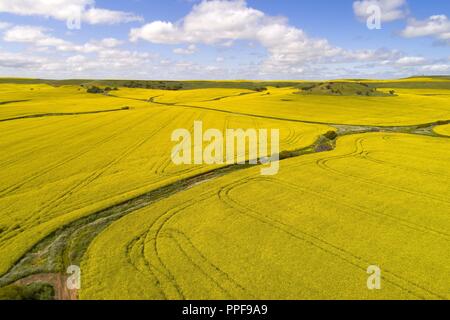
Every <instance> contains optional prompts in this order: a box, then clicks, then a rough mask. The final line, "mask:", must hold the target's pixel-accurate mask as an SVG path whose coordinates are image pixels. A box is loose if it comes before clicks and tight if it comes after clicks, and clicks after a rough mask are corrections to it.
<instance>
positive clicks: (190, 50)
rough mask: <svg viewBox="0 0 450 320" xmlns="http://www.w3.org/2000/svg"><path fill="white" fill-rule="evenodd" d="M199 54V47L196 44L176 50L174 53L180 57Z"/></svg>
mask: <svg viewBox="0 0 450 320" xmlns="http://www.w3.org/2000/svg"><path fill="white" fill-rule="evenodd" d="M196 52H197V46H196V45H195V44H190V45H189V46H188V47H187V48H176V49H174V50H173V53H175V54H179V55H191V54H194V53H196Z"/></svg>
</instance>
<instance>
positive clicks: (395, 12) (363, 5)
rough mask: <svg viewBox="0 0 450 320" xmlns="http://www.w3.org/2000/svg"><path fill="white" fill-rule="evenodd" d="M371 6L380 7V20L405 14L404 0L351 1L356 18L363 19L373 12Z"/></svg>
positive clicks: (400, 16)
mask: <svg viewBox="0 0 450 320" xmlns="http://www.w3.org/2000/svg"><path fill="white" fill-rule="evenodd" d="M371 6H378V7H379V8H380V9H381V21H383V22H390V21H395V20H400V19H404V18H405V17H406V16H407V14H408V11H407V8H406V0H360V1H355V2H354V3H353V11H354V12H355V15H356V16H357V17H358V19H360V20H362V21H365V20H366V19H367V18H368V17H369V16H371V15H372V14H373V12H371V10H369V9H370V7H371Z"/></svg>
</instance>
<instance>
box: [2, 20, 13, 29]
mask: <svg viewBox="0 0 450 320" xmlns="http://www.w3.org/2000/svg"><path fill="white" fill-rule="evenodd" d="M9 27H11V23H9V22H2V21H0V30H4V29H8V28H9Z"/></svg>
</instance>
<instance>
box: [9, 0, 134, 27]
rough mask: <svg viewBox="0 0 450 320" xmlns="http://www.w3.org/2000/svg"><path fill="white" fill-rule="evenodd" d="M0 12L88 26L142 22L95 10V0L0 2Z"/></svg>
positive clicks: (12, 0)
mask: <svg viewBox="0 0 450 320" xmlns="http://www.w3.org/2000/svg"><path fill="white" fill-rule="evenodd" d="M0 12H5V13H11V14H16V15H21V16H43V17H47V18H53V19H56V20H61V21H66V20H69V19H78V18H79V19H80V20H81V21H84V22H86V23H89V24H116V23H125V22H131V21H142V17H139V16H136V15H134V14H132V13H129V12H123V11H114V10H108V9H102V8H96V7H95V0H51V1H49V0H10V1H8V0H1V1H0Z"/></svg>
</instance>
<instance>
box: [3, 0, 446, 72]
mask: <svg viewBox="0 0 450 320" xmlns="http://www.w3.org/2000/svg"><path fill="white" fill-rule="evenodd" d="M48 2H49V1H45V0H0V75H1V76H18V77H40V78H58V79H59V78H127V79H131V78H133V79H331V78H361V77H370V78H398V77H404V76H410V75H417V74H450V50H449V49H450V2H449V1H442V0H427V1H423V0H358V1H356V0H339V1H336V0H314V1H312V0H300V1H299V0H276V1H275V0H247V1H244V0H210V1H206V0H205V1H193V0H165V1H144V0H116V1H105V0H96V1H95V0H56V1H53V2H52V4H51V5H50V4H49V3H48ZM368 21H369V22H370V24H371V25H376V24H377V22H379V26H380V28H376V29H373V28H369V27H368Z"/></svg>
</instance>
